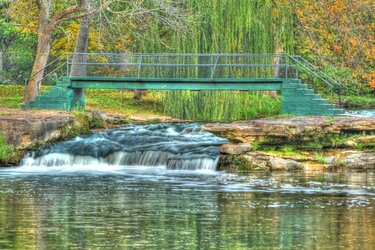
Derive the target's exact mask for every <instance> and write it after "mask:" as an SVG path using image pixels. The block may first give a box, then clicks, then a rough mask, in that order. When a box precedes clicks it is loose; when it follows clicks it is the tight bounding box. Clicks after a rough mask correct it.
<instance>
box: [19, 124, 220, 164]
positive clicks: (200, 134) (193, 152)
mask: <svg viewBox="0 0 375 250" xmlns="http://www.w3.org/2000/svg"><path fill="white" fill-rule="evenodd" d="M223 143H227V141H226V140H225V139H222V138H218V137H215V136H214V135H212V134H211V133H208V132H205V131H202V130H200V126H199V125H198V124H183V123H176V124H157V125H148V126H136V125H130V126H126V127H121V128H116V129H110V130H107V131H103V132H98V133H94V134H92V135H89V136H86V137H77V138H75V139H73V140H69V141H65V142H60V143H56V144H54V145H52V146H51V147H48V148H41V149H39V150H37V151H35V152H33V153H32V154H30V155H28V156H26V157H25V158H24V159H23V161H22V165H23V166H27V167H33V166H34V167H37V166H44V167H58V166H76V167H77V168H79V166H103V167H105V166H134V167H136V166H156V167H165V168H167V169H173V170H216V166H217V163H218V160H219V157H220V154H219V151H218V146H219V145H221V144H223Z"/></svg>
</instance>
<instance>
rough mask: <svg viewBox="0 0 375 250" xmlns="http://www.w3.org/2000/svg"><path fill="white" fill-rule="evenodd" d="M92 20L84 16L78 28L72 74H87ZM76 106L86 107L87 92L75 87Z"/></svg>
mask: <svg viewBox="0 0 375 250" xmlns="http://www.w3.org/2000/svg"><path fill="white" fill-rule="evenodd" d="M89 22H90V20H89V17H88V16H84V17H83V18H82V20H81V23H80V25H79V30H78V36H77V42H76V47H75V49H74V57H73V58H72V62H73V64H72V68H71V71H70V75H71V76H85V75H86V74H87V72H86V64H85V63H86V61H87V60H86V55H85V54H84V53H87V50H88V43H89V33H90V24H89ZM73 98H74V108H78V109H80V108H84V106H85V92H84V90H83V89H74V97H73Z"/></svg>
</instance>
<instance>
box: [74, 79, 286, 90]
mask: <svg viewBox="0 0 375 250" xmlns="http://www.w3.org/2000/svg"><path fill="white" fill-rule="evenodd" d="M67 79H69V81H70V87H71V88H97V89H149V90H277V91H278V90H281V87H282V84H283V82H285V81H288V82H290V81H291V80H292V79H285V78H257V79H254V78H239V79H238V78H237V79H235V78H140V77H99V76H71V77H67Z"/></svg>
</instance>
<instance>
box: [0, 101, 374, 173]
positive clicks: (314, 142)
mask: <svg viewBox="0 0 375 250" xmlns="http://www.w3.org/2000/svg"><path fill="white" fill-rule="evenodd" d="M165 122H181V120H177V119H173V118H170V117H167V116H157V115H128V116H126V115H113V114H108V113H105V112H102V111H87V112H64V111H40V110H19V109H8V108H0V131H1V133H0V164H1V165H14V164H17V163H18V162H19V161H20V160H21V159H22V158H23V156H24V154H25V153H26V152H27V151H30V150H34V149H36V148H38V147H41V146H45V145H49V144H51V143H53V142H57V141H61V140H67V139H70V138H73V137H76V136H78V135H82V134H87V133H90V132H91V131H93V130H98V129H105V128H111V127H116V126H122V125H127V124H154V123H165ZM203 130H205V131H208V132H211V133H213V134H215V135H216V136H219V137H222V138H225V139H228V140H229V141H230V143H229V144H225V145H222V146H221V147H220V152H221V154H222V156H221V157H220V161H219V164H218V170H222V171H228V172H247V171H274V170H288V171H292V170H327V171H334V170H368V169H375V117H274V118H272V119H258V120H249V121H241V122H234V123H227V124H226V123H209V124H206V125H204V126H203Z"/></svg>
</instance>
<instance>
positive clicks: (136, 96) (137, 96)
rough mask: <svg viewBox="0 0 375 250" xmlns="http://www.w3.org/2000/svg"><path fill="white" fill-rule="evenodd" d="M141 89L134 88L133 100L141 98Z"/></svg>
mask: <svg viewBox="0 0 375 250" xmlns="http://www.w3.org/2000/svg"><path fill="white" fill-rule="evenodd" d="M142 95H143V90H140V89H136V90H134V100H142Z"/></svg>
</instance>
